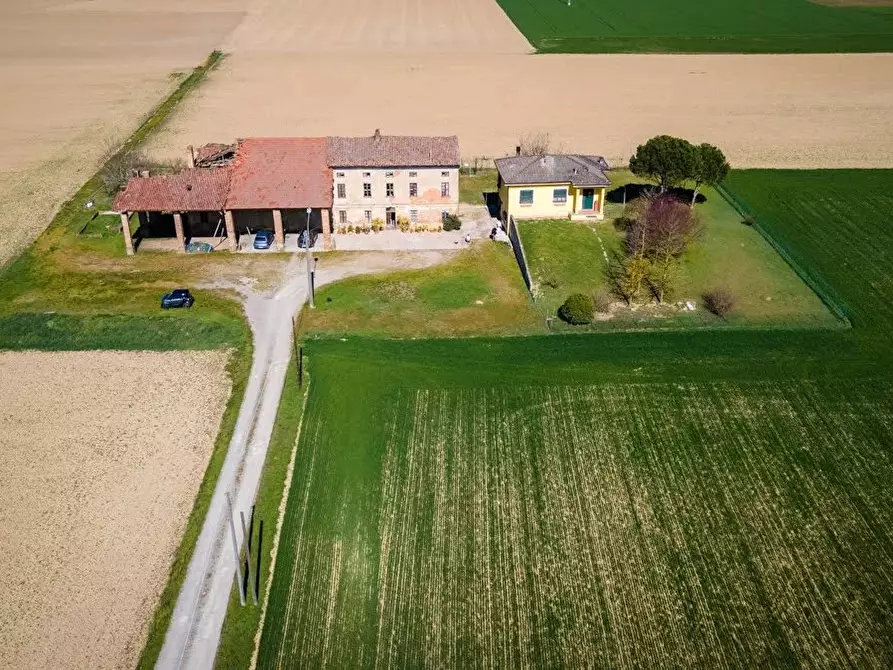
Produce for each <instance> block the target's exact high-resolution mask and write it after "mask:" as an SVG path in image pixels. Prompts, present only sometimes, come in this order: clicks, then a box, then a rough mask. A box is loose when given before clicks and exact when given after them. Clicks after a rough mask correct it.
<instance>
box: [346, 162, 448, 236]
mask: <svg viewBox="0 0 893 670" xmlns="http://www.w3.org/2000/svg"><path fill="white" fill-rule="evenodd" d="M412 173H414V174H412ZM444 173H446V174H445V175H444ZM332 174H333V179H334V186H333V195H334V204H333V205H332V225H333V226H334V228H335V230H338V229H339V228H343V227H345V226H347V225H348V224H350V225H362V224H363V223H364V222H365V212H366V211H370V212H371V217H372V218H373V219H381V220H382V221H384V220H385V213H386V210H387V208H388V207H393V208H394V209H395V210H396V212H397V215H398V216H405V217H407V218H410V213H411V212H413V211H415V212H416V215H417V219H418V222H419V223H424V224H427V225H432V224H438V223H440V220H441V213H442V212H445V211H448V212H453V213H455V212H456V211H457V209H458V206H459V168H458V166H453V167H437V168H334V169H333V170H332ZM367 183H368V184H370V185H371V186H372V196H371V197H368V198H367V197H365V196H364V195H363V193H364V189H363V184H367ZM388 183H391V184H393V185H394V195H393V196H392V197H388V196H387V195H386V193H387V187H386V185H387V184H388ZM410 183H415V184H417V191H416V195H415V196H414V197H413V196H410V186H409V185H410ZM442 183H447V184H449V195H448V196H446V197H442V196H441V184H442ZM339 184H343V185H344V196H345V197H343V198H340V197H338V195H339V192H338V185H339ZM342 211H343V212H345V216H346V223H343V222H342V221H341V214H340V212H342Z"/></svg>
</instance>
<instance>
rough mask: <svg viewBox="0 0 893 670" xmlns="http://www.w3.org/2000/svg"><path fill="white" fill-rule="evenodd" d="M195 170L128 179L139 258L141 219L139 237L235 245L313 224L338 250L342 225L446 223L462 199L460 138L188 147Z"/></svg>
mask: <svg viewBox="0 0 893 670" xmlns="http://www.w3.org/2000/svg"><path fill="white" fill-rule="evenodd" d="M190 158H191V166H190V167H189V168H188V169H185V170H182V171H180V172H178V173H176V174H173V175H163V176H140V177H134V178H132V179H130V180H129V181H128V183H127V186H126V187H125V188H124V190H122V191H121V192H119V193H118V195H117V196H116V197H115V201H114V209H115V211H116V212H119V213H120V215H121V224H122V225H121V228H122V233H123V236H124V243H125V246H126V250H127V253H128V254H133V252H134V249H135V245H134V234H133V233H132V231H131V225H132V224H131V222H132V220H133V215H134V214H136V215H137V217H138V221H139V227H138V228H137V231H136V236H137V237H138V239H142V238H145V237H176V238H177V246H178V248H180V249H185V247H186V242H187V240H189V239H192V238H199V237H213V238H218V237H220V238H225V239H226V240H227V241H228V246H229V248H230V249H232V250H233V251H235V250H238V249H239V237H240V236H241V235H244V234H250V233H252V232H256V231H258V230H265V229H266V230H272V231H273V233H274V237H275V243H276V248H277V249H280V250H281V249H283V248H284V247H285V236H286V234H288V233H299V232H300V231H302V230H304V229H305V227H308V228H309V229H310V230H311V231H314V232H317V233H321V234H322V240H323V248H324V249H332V248H334V241H333V226H332V215H333V211H334V215H335V216H336V230H344V229H346V228H347V226H348V225H352V224H356V225H358V226H362V225H370V224H371V223H372V221H374V220H380V221H381V222H382V224H383V225H385V226H387V227H396V225H397V219H398V217H405V218H406V219H407V220H411V221H414V222H420V223H421V222H427V223H433V222H435V221H436V222H438V223H439V222H440V220H441V218H442V216H443V215H444V213H454V212H455V211H456V210H457V208H458V203H459V193H458V192H459V182H458V180H459V141H458V138H456V137H407V136H386V135H381V134H380V133H379V132H378V131H377V130H376V132H375V134H374V135H373V136H371V137H328V138H325V137H290V138H248V139H242V140H238V141H237V142H236V143H235V144H232V145H225V144H209V145H205V146H203V147H200V148H199V149H198V150H197V151H194V152H193V151H191V152H190Z"/></svg>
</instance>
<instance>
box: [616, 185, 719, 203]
mask: <svg viewBox="0 0 893 670" xmlns="http://www.w3.org/2000/svg"><path fill="white" fill-rule="evenodd" d="M624 191H625V192H626V198H625V200H624ZM658 193H660V187H659V186H655V185H654V184H627V185H626V186H617V187H615V188H612V189H611V190H610V191H608V193H607V195H606V196H605V197H606V198H607V201H608V202H611V203H614V204H615V205H622V204H623V203H624V202H626V203H627V204H629V203H630V202H632V201H633V200H636V199H637V198H641V197H642V196H643V195H656V194H658ZM667 193H669V194H670V195H672V196H673V197H674V198H676V199H677V200H679V201H680V202H684V203H689V202H691V196H692V194H693V193H694V190H693V189H690V188H681V187H674V188H669V189H667ZM695 202H696V203H697V204H701V203H702V202H707V196H705V195H704V194H703V193H700V192H699V193H698V197H697V198H696V199H695Z"/></svg>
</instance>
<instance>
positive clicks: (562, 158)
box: [496, 154, 611, 221]
mask: <svg viewBox="0 0 893 670" xmlns="http://www.w3.org/2000/svg"><path fill="white" fill-rule="evenodd" d="M496 169H497V170H498V171H499V202H500V205H499V207H500V214H501V216H502V219H503V221H506V220H508V217H509V216H511V217H514V218H515V219H563V218H569V219H571V220H574V221H576V220H582V219H603V218H605V195H606V193H607V190H608V186H610V185H611V180H610V179H608V177H607V176H606V175H605V171H606V170H608V169H609V167H608V164H607V162H606V161H605V159H604V158H602V157H601V156H588V155H582V154H548V155H545V156H508V157H506V158H497V159H496Z"/></svg>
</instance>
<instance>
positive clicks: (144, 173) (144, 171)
mask: <svg viewBox="0 0 893 670" xmlns="http://www.w3.org/2000/svg"><path fill="white" fill-rule="evenodd" d="M149 176H151V175H150V173H149V171H148V170H140V177H144V178H145V177H149Z"/></svg>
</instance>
